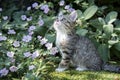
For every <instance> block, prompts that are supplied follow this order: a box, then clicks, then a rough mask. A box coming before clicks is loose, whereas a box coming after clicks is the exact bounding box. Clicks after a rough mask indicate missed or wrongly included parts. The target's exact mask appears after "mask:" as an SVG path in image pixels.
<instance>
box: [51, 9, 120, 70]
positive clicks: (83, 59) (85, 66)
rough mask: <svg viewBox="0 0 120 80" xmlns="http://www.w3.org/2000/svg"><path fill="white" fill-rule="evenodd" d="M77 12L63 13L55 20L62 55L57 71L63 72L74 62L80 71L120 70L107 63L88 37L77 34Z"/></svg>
mask: <svg viewBox="0 0 120 80" xmlns="http://www.w3.org/2000/svg"><path fill="white" fill-rule="evenodd" d="M76 19H77V12H76V11H73V12H71V14H70V15H63V16H61V18H59V17H58V18H57V19H56V20H55V22H54V24H53V25H54V29H55V30H56V46H57V47H58V48H59V50H60V53H61V55H62V60H61V62H60V63H59V66H58V68H57V69H56V71H58V72H61V71H64V70H66V69H68V68H69V65H70V64H72V65H74V66H75V67H76V70H78V71H84V70H102V69H103V70H109V71H115V72H120V67H119V66H113V65H108V64H105V63H104V62H103V61H102V59H101V58H100V56H99V54H98V52H97V50H96V48H95V46H94V44H93V43H92V42H91V41H90V40H89V39H88V38H86V37H83V36H78V35H77V34H75V29H74V27H75V21H76Z"/></svg>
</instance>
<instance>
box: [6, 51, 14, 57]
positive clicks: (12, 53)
mask: <svg viewBox="0 0 120 80" xmlns="http://www.w3.org/2000/svg"><path fill="white" fill-rule="evenodd" d="M14 54H15V53H14V52H12V51H11V52H7V56H8V57H10V58H13V56H14Z"/></svg>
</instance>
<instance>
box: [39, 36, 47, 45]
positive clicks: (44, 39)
mask: <svg viewBox="0 0 120 80" xmlns="http://www.w3.org/2000/svg"><path fill="white" fill-rule="evenodd" d="M47 41H48V40H47V39H46V38H43V39H41V40H40V44H41V45H43V44H45V43H47Z"/></svg>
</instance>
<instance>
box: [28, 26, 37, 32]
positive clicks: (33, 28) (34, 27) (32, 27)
mask: <svg viewBox="0 0 120 80" xmlns="http://www.w3.org/2000/svg"><path fill="white" fill-rule="evenodd" d="M35 29H36V26H33V25H32V26H30V27H29V29H28V31H29V32H31V31H33V30H35Z"/></svg>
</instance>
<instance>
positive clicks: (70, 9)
mask: <svg viewBox="0 0 120 80" xmlns="http://www.w3.org/2000/svg"><path fill="white" fill-rule="evenodd" d="M67 11H68V12H73V11H75V9H74V8H69V9H68V10H67Z"/></svg>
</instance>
